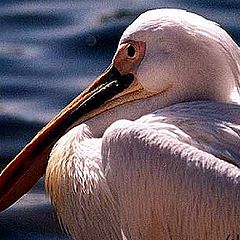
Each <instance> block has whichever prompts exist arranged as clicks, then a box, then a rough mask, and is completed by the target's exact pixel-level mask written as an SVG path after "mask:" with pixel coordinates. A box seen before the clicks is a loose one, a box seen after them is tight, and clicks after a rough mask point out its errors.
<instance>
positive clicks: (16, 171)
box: [0, 65, 134, 211]
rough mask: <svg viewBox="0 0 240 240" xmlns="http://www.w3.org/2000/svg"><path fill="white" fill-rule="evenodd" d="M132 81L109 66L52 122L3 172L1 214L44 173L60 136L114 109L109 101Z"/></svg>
mask: <svg viewBox="0 0 240 240" xmlns="http://www.w3.org/2000/svg"><path fill="white" fill-rule="evenodd" d="M133 82H134V75H133V74H126V75H122V74H120V72H119V71H118V70H117V69H116V68H115V67H114V66H113V65H111V66H110V67H109V68H108V69H107V70H106V71H105V72H104V73H103V74H102V75H101V76H100V77H99V78H98V79H97V80H96V81H95V82H94V83H93V84H92V85H90V86H89V87H88V88H87V89H86V90H85V91H84V92H83V93H82V94H80V95H79V96H78V97H76V98H75V99H74V100H73V101H72V102H71V103H70V104H69V105H68V106H67V107H66V108H64V109H63V110H62V111H61V112H60V113H59V114H58V115H57V116H56V117H55V118H54V119H53V120H51V121H50V122H49V123H48V124H47V125H46V126H45V127H44V128H43V129H42V130H41V131H40V132H39V133H38V134H37V135H36V136H35V137H34V138H33V140H32V141H31V142H30V143H29V144H28V145H27V146H26V147H25V148H24V149H23V150H22V151H21V152H20V153H19V154H18V155H17V156H16V157H15V159H14V160H13V161H12V162H10V164H9V165H8V166H7V167H6V168H5V169H4V170H3V171H2V173H1V175H0V211H2V210H4V209H6V208H7V207H9V206H10V205H11V204H13V203H14V202H15V201H17V199H19V198H20V197H21V196H22V195H23V194H25V193H26V192H27V191H29V190H30V189H31V188H32V186H33V185H34V184H35V183H36V182H37V181H38V179H39V178H40V177H41V176H42V175H43V174H44V173H45V170H46V167H47V163H48V156H49V154H50V151H51V149H52V147H53V145H54V144H55V143H56V141H57V140H58V139H59V138H60V137H61V136H62V135H63V134H65V133H66V132H67V131H68V130H69V129H70V128H72V127H73V126H74V125H76V122H77V123H78V124H79V123H81V122H84V121H86V120H88V119H90V118H92V117H94V116H95V115H98V114H100V113H101V112H103V111H106V110H107V109H109V108H113V107H114V104H112V103H111V104H110V103H109V102H112V101H114V100H112V99H116V96H121V97H122V96H123V95H124V93H125V92H126V94H127V93H129V91H128V90H129V87H130V85H131V86H132V85H133V86H134V84H132V83H133ZM130 89H131V87H130ZM120 93H121V94H120ZM119 94H120V95H119ZM109 100H111V101H109ZM118 102H119V101H118ZM116 104H117V103H116ZM116 104H115V106H116ZM118 104H119V103H118Z"/></svg>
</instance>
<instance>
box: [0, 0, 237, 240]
mask: <svg viewBox="0 0 240 240" xmlns="http://www.w3.org/2000/svg"><path fill="white" fill-rule="evenodd" d="M161 7H171V8H183V9H188V10H190V11H193V12H196V13H199V14H201V15H204V16H205V17H207V18H209V19H212V20H214V21H216V22H218V23H220V24H221V25H222V26H223V27H224V28H225V29H226V30H227V31H228V32H229V34H230V35H231V36H232V37H233V39H234V40H235V41H236V42H238V44H240V24H239V23H240V1H239V0H228V1H219V0H212V1H206V0H203V1H194V0H181V1H174V0H169V1H141V0H128V1H119V2H117V1H111V0H108V1H99V0H98V1H91V0H85V1H84V0H79V1H77V0H75V1H73V0H72V1H57V0H52V1H51V0H49V1H37V0H35V1H28V0H18V1H17V0H1V1H0V168H3V166H5V165H6V164H7V162H9V161H10V160H11V159H12V158H13V157H14V155H15V154H16V153H17V152H18V151H19V150H20V149H21V148H22V147H23V146H24V145H25V144H26V143H27V142H28V141H29V140H30V139H31V138H32V137H33V136H34V135H35V134H36V133H37V131H38V130H40V129H41V127H42V126H43V125H44V124H45V123H46V122H47V121H49V120H50V119H51V118H52V117H53V116H54V115H55V114H56V113H58V111H59V110H60V109H61V108H63V107H64V106H65V105H66V104H67V103H68V102H69V101H71V99H73V98H74V97H75V96H77V95H78V94H79V93H80V92H81V91H82V90H83V89H84V88H85V87H86V86H87V85H88V84H89V83H90V82H91V81H92V80H93V79H94V78H95V77H96V76H98V75H99V74H100V73H101V72H102V71H103V70H104V69H105V68H106V67H107V66H108V65H109V64H110V62H111V58H112V56H113V53H114V51H115V50H116V47H117V43H118V40H119V38H120V36H121V33H122V32H123V30H124V29H125V28H126V26H127V25H129V23H130V22H131V21H132V20H133V19H134V18H135V17H136V16H137V15H139V14H140V13H141V12H142V11H145V10H146V9H151V8H161ZM42 182H43V180H41V181H40V182H39V183H38V185H37V186H36V187H35V188H34V189H33V190H32V191H31V192H30V193H29V194H27V195H26V196H25V198H23V199H22V200H20V201H19V202H18V203H17V204H15V205H14V206H13V207H12V208H10V209H9V210H7V211H5V212H3V213H1V214H0V239H66V236H65V235H64V234H62V233H61V231H60V229H59V227H58V225H57V224H56V221H55V220H54V219H55V218H54V214H53V212H52V209H51V207H50V205H49V203H48V201H47V198H46V196H45V194H44V190H43V183H42Z"/></svg>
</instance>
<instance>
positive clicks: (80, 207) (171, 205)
mask: <svg viewBox="0 0 240 240" xmlns="http://www.w3.org/2000/svg"><path fill="white" fill-rule="evenodd" d="M239 63H240V53H239V48H238V46H237V45H236V43H234V41H233V40H232V39H231V37H230V36H229V35H228V34H227V33H226V32H225V31H224V30H223V29H222V28H220V27H219V26H218V25H217V24H215V23H213V22H211V21H209V20H206V19H205V18H203V17H201V16H198V15H196V14H193V13H189V12H187V11H184V10H174V9H157V10H150V11H147V12H145V13H143V14H142V15H140V16H139V17H138V18H137V19H136V20H135V21H134V22H133V23H132V24H131V25H130V26H129V27H128V28H127V29H126V30H125V32H124V33H123V35H122V37H121V39H120V42H119V46H118V49H117V51H116V54H115V56H114V57H113V60H112V64H111V66H110V67H109V68H108V69H107V70H106V71H105V73H104V74H103V75H102V76H101V77H99V78H98V79H97V80H96V81H95V82H94V83H93V84H92V85H91V86H90V87H89V88H87V89H86V90H85V91H84V92H83V93H82V94H80V96H79V97H77V98H76V99H75V100H74V101H73V102H72V103H70V104H69V105H68V106H67V107H66V108H65V109H64V110H63V111H62V112H61V113H60V114H59V115H58V116H57V117H55V118H54V119H53V120H52V121H51V122H50V123H49V124H47V126H46V127H45V128H43V130H42V131H40V132H39V133H38V134H37V136H36V137H35V138H34V139H33V140H32V141H31V142H30V143H29V144H28V145H27V146H26V147H25V148H24V149H23V150H22V151H21V152H20V153H19V155H17V156H16V158H15V159H14V160H13V161H12V162H11V163H10V164H9V165H8V166H7V167H6V169H5V170H4V171H3V172H2V174H1V177H0V208H1V209H2V210H3V209H5V208H6V207H8V206H10V205H11V204H12V203H13V202H14V201H16V200H17V199H18V198H19V197H20V196H22V195H23V194H24V193H25V192H27V191H28V190H29V189H30V188H31V187H32V185H33V184H34V183H35V182H36V181H37V180H38V179H39V177H40V176H42V175H43V174H44V173H45V171H46V167H47V171H46V188H47V191H48V193H49V196H50V198H51V201H52V203H53V205H54V207H55V210H56V213H57V215H58V218H59V220H60V222H61V224H62V225H63V227H64V228H65V230H66V231H67V232H68V233H69V234H70V235H71V236H72V238H74V239H88V240H89V239H113V240H115V239H128V240H130V239H131V240H132V239H133V240H138V239H142V240H146V239H211V240H212V239H216V240H219V239H223V240H224V239H230V238H231V239H232V238H235V237H236V236H237V234H240V170H239V166H240V106H239V105H237V104H233V100H232V91H233V89H234V88H239V82H240V81H239V80H240V79H239V78H240V66H239ZM141 116H142V117H141ZM140 117H141V118H140ZM119 119H123V120H119ZM133 120H134V121H133ZM64 134H65V135H64ZM62 135H64V136H63V137H61V136H62ZM60 137H61V138H60ZM59 138H60V140H59ZM58 140H59V141H58ZM56 142H57V143H56ZM53 146H54V147H53ZM52 147H53V150H52V151H51V149H52ZM50 151H51V154H50V159H49V161H48V156H49V153H50Z"/></svg>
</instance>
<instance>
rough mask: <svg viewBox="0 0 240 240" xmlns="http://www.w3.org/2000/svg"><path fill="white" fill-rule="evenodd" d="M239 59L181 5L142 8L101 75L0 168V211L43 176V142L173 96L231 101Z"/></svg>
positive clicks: (230, 44) (223, 38) (212, 27)
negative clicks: (73, 129) (180, 8)
mask: <svg viewBox="0 0 240 240" xmlns="http://www.w3.org/2000/svg"><path fill="white" fill-rule="evenodd" d="M239 59H240V57H239V49H238V46H237V45H236V44H235V43H234V41H233V40H232V39H231V37H230V36H229V35H228V34H227V33H226V32H225V31H224V30H223V29H221V28H220V27H219V26H218V25H216V24H215V23H213V22H211V21H208V20H206V19H204V18H202V17H200V16H198V15H196V14H193V13H189V12H186V11H184V10H174V9H161V10H151V11H148V12H146V13H143V14H142V15H141V16H140V17H138V18H137V19H136V20H135V21H134V22H133V23H132V24H131V25H130V26H129V27H128V28H127V29H126V30H125V32H124V33H123V35H122V37H121V39H120V42H119V46H118V48H117V51H116V53H115V55H114V57H113V60H112V64H111V65H110V67H109V68H108V69H107V70H106V71H105V72H104V73H103V75H101V76H100V77H99V78H98V79H97V80H96V81H95V82H94V83H93V84H92V85H91V86H90V87H89V88H87V89H86V90H85V91H84V92H83V93H82V94H80V95H79V96H78V97H77V98H76V99H74V100H73V102H72V103H70V104H69V105H68V106H67V107H66V108H65V109H64V110H63V111H62V112H61V113H60V114H59V115H58V116H56V117H55V118H54V119H53V120H52V121H50V123H48V124H47V125H46V127H45V128H43V129H42V130H41V131H40V132H39V133H38V135H37V136H36V137H35V138H34V139H33V140H32V141H31V142H30V143H29V144H28V145H27V146H26V147H25V148H24V149H23V150H22V151H21V152H20V153H19V154H18V155H17V156H16V158H15V159H14V160H13V161H12V162H11V163H10V164H9V165H8V166H7V167H6V169H5V170H4V171H3V172H2V173H1V176H0V209H4V208H6V207H8V206H9V205H10V204H12V203H13V202H14V201H16V200H17V199H18V198H19V197H20V196H21V195H23V194H24V193H25V192H26V191H28V190H29V189H30V188H31V187H32V186H33V184H34V183H35V182H36V181H37V180H38V179H39V178H40V176H42V175H43V174H44V172H45V169H46V165H47V159H48V155H49V153H50V151H51V148H52V147H53V145H54V144H55V143H56V141H57V140H58V139H59V138H60V137H61V136H62V135H63V134H65V133H66V132H67V131H68V130H69V129H71V128H73V127H74V126H76V125H77V124H80V123H83V122H86V121H92V119H97V118H98V117H99V116H105V117H104V118H102V121H101V124H99V125H104V128H105V127H106V126H107V125H108V124H107V123H109V124H110V123H111V122H112V121H114V120H116V119H119V118H136V117H138V116H139V115H141V114H146V113H149V112H151V111H153V110H156V109H158V108H162V107H165V106H168V105H170V104H173V103H177V102H182V101H189V100H218V101H226V102H227V101H231V91H232V89H233V87H238V84H239V76H240V70H239ZM99 119H101V117H99ZM109 119H110V120H109ZM98 127H99V126H98Z"/></svg>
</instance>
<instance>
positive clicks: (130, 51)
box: [127, 44, 136, 58]
mask: <svg viewBox="0 0 240 240" xmlns="http://www.w3.org/2000/svg"><path fill="white" fill-rule="evenodd" d="M135 53H136V49H135V47H134V46H133V45H131V44H129V46H128V48H127V54H128V56H129V57H131V58H132V57H134V56H135Z"/></svg>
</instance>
